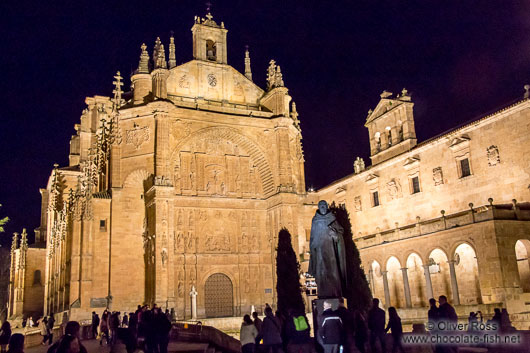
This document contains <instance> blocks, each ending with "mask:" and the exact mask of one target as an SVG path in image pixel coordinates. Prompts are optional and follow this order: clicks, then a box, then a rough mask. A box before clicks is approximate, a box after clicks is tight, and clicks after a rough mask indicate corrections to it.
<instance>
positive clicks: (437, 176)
mask: <svg viewBox="0 0 530 353" xmlns="http://www.w3.org/2000/svg"><path fill="white" fill-rule="evenodd" d="M432 179H433V180H434V186H437V185H442V184H443V183H444V175H443V172H442V167H437V168H434V169H433V170H432Z"/></svg>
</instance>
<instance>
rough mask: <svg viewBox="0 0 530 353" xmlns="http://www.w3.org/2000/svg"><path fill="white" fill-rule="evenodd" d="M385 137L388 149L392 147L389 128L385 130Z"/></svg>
mask: <svg viewBox="0 0 530 353" xmlns="http://www.w3.org/2000/svg"><path fill="white" fill-rule="evenodd" d="M386 136H387V138H388V147H392V129H391V128H390V127H389V126H388V127H387V128H386Z"/></svg>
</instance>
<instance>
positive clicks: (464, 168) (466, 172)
mask: <svg viewBox="0 0 530 353" xmlns="http://www.w3.org/2000/svg"><path fill="white" fill-rule="evenodd" d="M470 175H471V168H470V167H469V158H464V159H461V160H460V177H461V178H465V177H467V176H470Z"/></svg>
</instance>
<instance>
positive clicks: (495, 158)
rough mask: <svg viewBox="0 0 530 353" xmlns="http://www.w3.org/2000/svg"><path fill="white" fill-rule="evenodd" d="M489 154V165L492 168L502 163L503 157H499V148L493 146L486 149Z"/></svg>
mask: <svg viewBox="0 0 530 353" xmlns="http://www.w3.org/2000/svg"><path fill="white" fill-rule="evenodd" d="M486 152H487V154H488V164H489V166H490V167H493V166H495V165H497V164H499V163H500V162H501V157H500V156H499V148H498V147H497V146H495V145H491V146H489V147H488V148H487V149H486Z"/></svg>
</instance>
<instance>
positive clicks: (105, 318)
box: [99, 309, 109, 346]
mask: <svg viewBox="0 0 530 353" xmlns="http://www.w3.org/2000/svg"><path fill="white" fill-rule="evenodd" d="M99 333H100V335H101V340H100V341H99V345H100V346H101V345H103V338H105V340H106V341H107V344H109V312H108V311H107V309H105V310H104V311H103V314H101V322H100V323H99Z"/></svg>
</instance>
